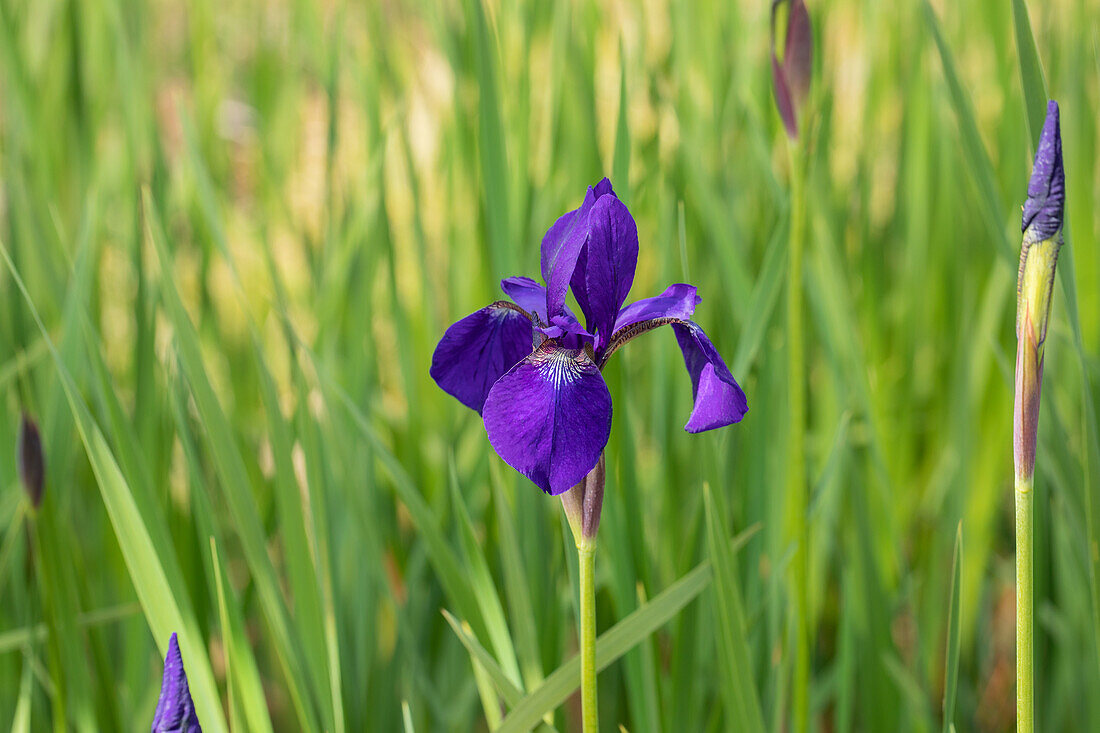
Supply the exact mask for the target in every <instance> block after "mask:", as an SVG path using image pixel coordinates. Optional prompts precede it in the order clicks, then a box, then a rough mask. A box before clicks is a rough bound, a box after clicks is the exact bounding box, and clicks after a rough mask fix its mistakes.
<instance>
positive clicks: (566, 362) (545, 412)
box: [483, 340, 611, 495]
mask: <svg viewBox="0 0 1100 733" xmlns="http://www.w3.org/2000/svg"><path fill="white" fill-rule="evenodd" d="M483 417H484V420H485V431H486V432H487V433H488V435H489V443H491V444H492V446H493V449H494V450H496V452H497V454H498V455H500V457H501V458H502V459H504V461H505V462H506V463H507V464H508V465H510V466H511V467H512V468H514V469H516V470H517V471H519V472H520V473H522V474H523V475H524V476H526V477H527V478H529V479H531V481H533V482H534V483H535V484H536V485H537V486H538V487H539V488H540V489H542V490H543V491H545V492H546V493H548V494H553V495H557V494H561V493H562V492H564V491H567V490H568V489H570V488H571V487H572V486H574V485H575V484H577V483H578V482H579V481H580V480H581V479H583V478H584V477H585V476H586V475H587V474H588V472H589V471H591V470H592V468H593V467H594V466H595V465H596V461H598V460H599V457H600V453H601V452H602V451H603V448H604V446H605V445H607V439H608V437H609V436H610V434H611V393H610V392H608V390H607V384H606V383H605V382H604V380H603V377H602V376H601V375H600V370H599V369H597V368H596V365H595V364H594V363H593V362H592V360H591V359H589V358H588V356H587V355H586V354H585V353H584V351H581V350H573V349H565V348H562V347H561V346H559V345H558V344H557V343H555V342H554V341H552V340H551V341H547V342H546V343H545V344H543V345H542V346H540V347H539V348H538V349H537V350H535V351H534V352H533V353H532V354H530V355H529V356H528V357H527V358H526V359H524V360H523V361H521V362H520V363H519V364H516V365H515V366H514V367H513V368H512V369H511V371H509V372H508V373H507V374H505V375H504V376H503V377H501V378H500V379H499V380H497V383H496V384H495V385H493V388H492V390H491V391H490V392H489V396H488V398H487V399H486V400H485V409H484V412H483Z"/></svg>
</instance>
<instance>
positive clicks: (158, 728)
mask: <svg viewBox="0 0 1100 733" xmlns="http://www.w3.org/2000/svg"><path fill="white" fill-rule="evenodd" d="M152 733H202V727H201V726H200V725H199V716H198V715H197V714H196V713H195V703H194V702H192V701H191V690H190V689H189V688H188V686H187V673H186V672H184V671H183V657H182V655H180V647H179V643H178V642H177V641H176V635H175V634H172V638H170V639H169V640H168V653H167V654H166V655H165V657H164V679H163V681H162V682H161V688H160V698H159V699H158V700H157V710H156V712H155V713H154V714H153V727H152Z"/></svg>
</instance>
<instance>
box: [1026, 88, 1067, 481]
mask: <svg viewBox="0 0 1100 733" xmlns="http://www.w3.org/2000/svg"><path fill="white" fill-rule="evenodd" d="M1065 198H1066V176H1065V170H1064V168H1063V167H1062V137H1061V132H1060V130H1059V125H1058V103H1057V102H1054V101H1053V100H1052V101H1051V102H1050V104H1049V105H1048V106H1047V117H1046V122H1045V123H1044V124H1043V132H1042V135H1041V137H1040V139H1039V148H1038V150H1036V151H1035V164H1034V166H1033V167H1032V173H1031V180H1030V181H1029V182H1028V186H1027V202H1026V203H1025V204H1024V214H1023V221H1022V224H1021V228H1022V230H1023V234H1024V236H1023V248H1022V250H1021V252H1020V272H1019V279H1018V281H1017V303H1016V339H1017V349H1016V402H1015V409H1014V423H1013V447H1014V458H1015V464H1016V479H1017V482H1024V483H1026V482H1030V481H1031V479H1032V476H1033V475H1034V472H1035V444H1036V441H1037V433H1038V428H1039V390H1040V385H1041V382H1042V376H1043V342H1044V341H1045V340H1046V333H1047V322H1048V320H1049V319H1050V306H1051V301H1052V297H1053V293H1054V270H1055V266H1056V265H1057V263H1058V250H1059V249H1061V247H1062V219H1063V214H1064V210H1065Z"/></svg>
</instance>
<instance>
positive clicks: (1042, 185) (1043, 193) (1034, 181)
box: [1020, 99, 1066, 242]
mask: <svg viewBox="0 0 1100 733" xmlns="http://www.w3.org/2000/svg"><path fill="white" fill-rule="evenodd" d="M1065 203H1066V172H1065V169H1064V168H1063V167H1062V133H1061V130H1060V127H1059V122H1058V103H1057V102H1055V101H1054V100H1053V99H1052V100H1050V102H1049V103H1048V104H1047V118H1046V121H1045V122H1044V123H1043V132H1042V135H1040V136H1039V148H1038V149H1037V150H1036V151H1035V164H1034V165H1033V166H1032V169H1031V180H1029V181H1028V183H1027V201H1026V202H1025V203H1024V216H1023V221H1022V223H1021V226H1020V230H1021V231H1023V232H1027V233H1028V235H1027V236H1028V237H1029V238H1030V239H1031V241H1033V242H1042V241H1044V240H1047V239H1050V238H1051V237H1053V236H1054V235H1055V234H1057V233H1058V230H1059V229H1061V228H1062V214H1063V210H1064V208H1065Z"/></svg>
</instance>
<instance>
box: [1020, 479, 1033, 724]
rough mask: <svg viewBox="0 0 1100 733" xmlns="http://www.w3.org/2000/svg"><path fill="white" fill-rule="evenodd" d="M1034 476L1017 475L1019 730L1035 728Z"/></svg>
mask: <svg viewBox="0 0 1100 733" xmlns="http://www.w3.org/2000/svg"><path fill="white" fill-rule="evenodd" d="M1032 483H1033V479H1020V478H1017V479H1016V730H1017V732H1018V733H1032V732H1033V731H1034V730H1035V678H1034V674H1035V673H1034V669H1035V644H1034V640H1033V638H1032V629H1033V619H1032V611H1033V606H1034V602H1033V600H1032V577H1033V562H1032V553H1031V549H1032V545H1033V544H1034V541H1033V533H1032V516H1033V514H1034V506H1035V498H1034V496H1033V495H1032V492H1031V487H1032Z"/></svg>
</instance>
